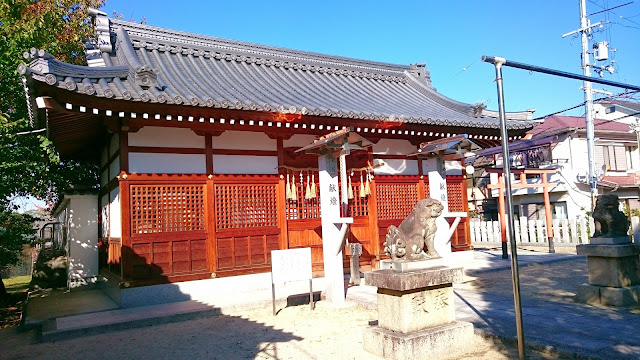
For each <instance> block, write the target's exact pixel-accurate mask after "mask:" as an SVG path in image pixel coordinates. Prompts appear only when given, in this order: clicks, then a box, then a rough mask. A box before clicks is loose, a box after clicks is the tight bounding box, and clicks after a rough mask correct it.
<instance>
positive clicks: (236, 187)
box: [213, 175, 281, 276]
mask: <svg viewBox="0 0 640 360" xmlns="http://www.w3.org/2000/svg"><path fill="white" fill-rule="evenodd" d="M213 189H214V190H213V192H214V194H213V196H214V203H215V251H214V252H215V263H216V271H215V272H216V275H217V276H229V275H239V274H248V273H257V272H266V271H270V269H271V250H278V249H279V248H280V246H279V243H280V233H281V231H280V228H279V226H278V210H277V209H278V206H277V202H278V177H277V176H275V175H274V176H265V175H260V176H242V177H233V176H218V177H215V178H214V180H213Z"/></svg>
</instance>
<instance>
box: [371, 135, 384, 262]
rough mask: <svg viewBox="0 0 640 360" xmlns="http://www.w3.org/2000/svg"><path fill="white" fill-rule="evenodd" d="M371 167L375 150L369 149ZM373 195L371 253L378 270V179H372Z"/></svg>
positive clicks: (372, 260)
mask: <svg viewBox="0 0 640 360" xmlns="http://www.w3.org/2000/svg"><path fill="white" fill-rule="evenodd" d="M368 156H369V161H368V164H369V166H373V150H372V149H371V148H369V149H368ZM371 172H372V173H373V170H371ZM370 186H371V194H370V195H369V233H370V234H371V237H372V239H371V249H372V250H371V251H372V252H373V254H372V255H374V256H373V258H372V259H371V268H372V269H377V268H378V267H379V263H380V251H382V249H380V229H379V228H378V202H377V201H376V177H375V176H373V177H372V179H371V183H370Z"/></svg>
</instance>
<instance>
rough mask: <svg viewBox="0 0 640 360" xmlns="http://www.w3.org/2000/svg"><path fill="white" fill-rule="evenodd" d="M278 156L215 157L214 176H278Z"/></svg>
mask: <svg viewBox="0 0 640 360" xmlns="http://www.w3.org/2000/svg"><path fill="white" fill-rule="evenodd" d="M277 167H278V157H277V156H244V155H213V173H214V174H277V173H278V169H277Z"/></svg>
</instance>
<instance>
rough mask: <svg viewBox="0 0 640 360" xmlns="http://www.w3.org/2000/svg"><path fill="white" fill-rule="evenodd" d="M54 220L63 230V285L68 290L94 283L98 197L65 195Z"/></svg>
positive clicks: (96, 257) (95, 278)
mask: <svg viewBox="0 0 640 360" xmlns="http://www.w3.org/2000/svg"><path fill="white" fill-rule="evenodd" d="M63 204H64V205H63V207H62V208H61V209H59V210H58V214H57V218H58V220H59V221H61V223H62V224H63V225H64V227H63V231H64V230H66V234H67V236H66V248H65V250H66V253H67V284H68V286H69V287H70V288H74V287H78V286H82V285H87V284H89V283H93V282H95V281H97V276H98V197H97V195H65V196H64V200H63Z"/></svg>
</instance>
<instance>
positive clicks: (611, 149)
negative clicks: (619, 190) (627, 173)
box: [595, 145, 627, 171]
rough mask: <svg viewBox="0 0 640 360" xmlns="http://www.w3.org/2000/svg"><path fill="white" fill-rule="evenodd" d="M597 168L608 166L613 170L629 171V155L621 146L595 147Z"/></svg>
mask: <svg viewBox="0 0 640 360" xmlns="http://www.w3.org/2000/svg"><path fill="white" fill-rule="evenodd" d="M595 160H596V166H602V165H606V164H608V165H609V166H610V167H611V170H614V171H624V170H627V154H626V149H625V147H624V146H621V145H597V146H595Z"/></svg>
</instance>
